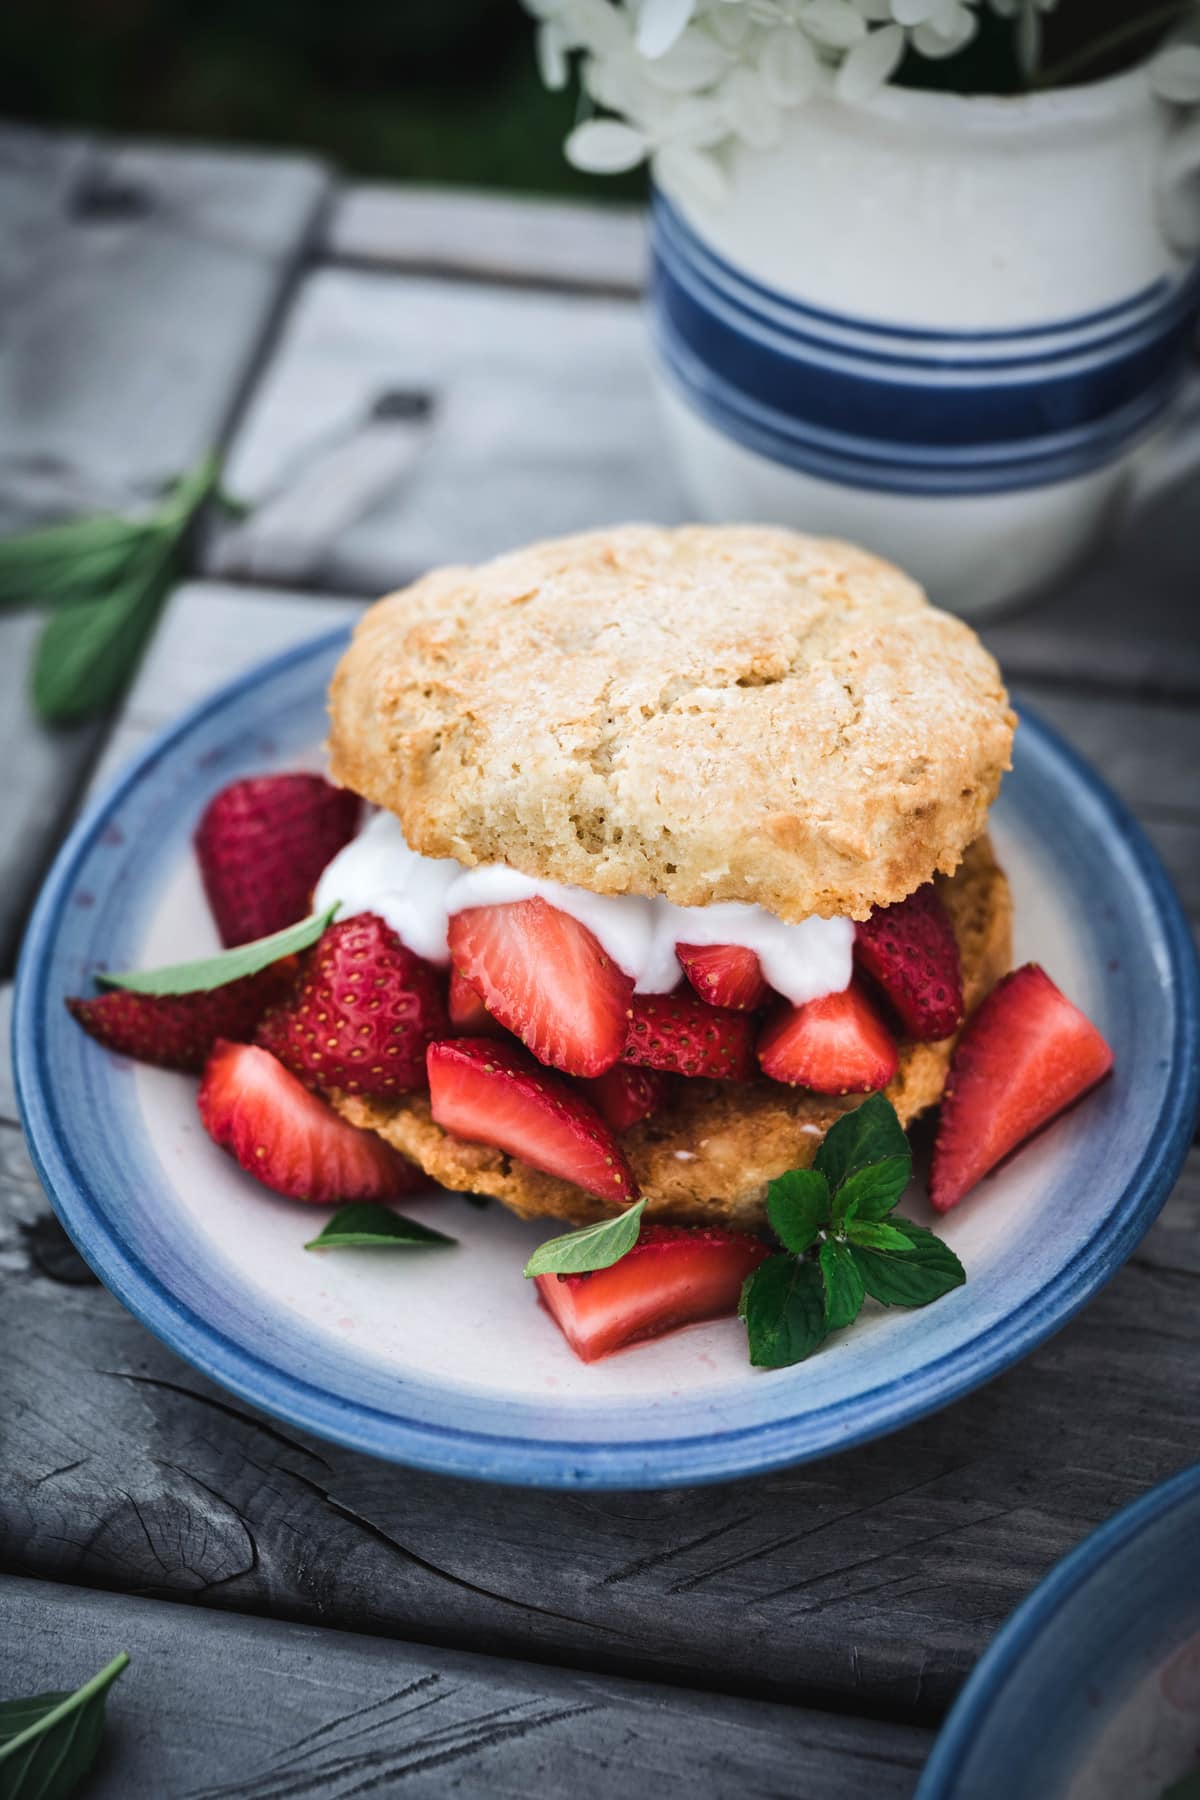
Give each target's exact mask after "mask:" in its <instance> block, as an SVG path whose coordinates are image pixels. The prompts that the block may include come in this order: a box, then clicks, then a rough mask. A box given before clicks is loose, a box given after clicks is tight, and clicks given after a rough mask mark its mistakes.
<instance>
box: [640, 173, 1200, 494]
mask: <svg viewBox="0 0 1200 1800" xmlns="http://www.w3.org/2000/svg"><path fill="white" fill-rule="evenodd" d="M652 251H653V264H652V286H651V296H652V306H653V310H654V315H655V334H656V338H657V342H658V347H659V352H660V355H661V356H662V359H663V362H664V364H665V366H666V368H667V370H668V371H669V373H670V375H671V377H672V379H673V381H674V384H675V385H676V387H677V388H678V389H679V390H680V391H681V393H682V395H683V397H684V399H685V400H686V401H687V402H688V403H689V404H691V405H692V406H693V407H694V409H695V410H696V411H698V412H699V413H701V414H702V415H703V416H704V417H705V418H707V419H708V420H709V421H710V422H711V423H712V424H714V425H716V426H717V427H718V428H719V429H720V430H722V431H724V432H725V433H726V434H727V435H728V436H730V437H732V438H734V439H736V440H738V441H739V442H741V443H744V444H746V445H748V446H749V447H750V448H752V449H754V450H757V451H758V452H759V453H760V454H762V455H764V456H767V457H769V458H771V459H772V460H774V461H777V462H781V463H784V464H787V465H788V466H790V467H792V468H797V469H801V470H804V471H806V472H808V473H811V474H814V475H819V476H822V477H823V478H825V479H827V480H832V481H840V482H843V483H848V484H850V485H853V486H860V487H870V488H874V489H882V490H886V491H893V492H897V493H929V494H935V493H946V494H953V493H988V492H999V491H1003V490H1008V489H1013V488H1020V487H1034V486H1042V485H1045V484H1046V483H1048V482H1052V481H1062V480H1068V479H1070V478H1071V477H1073V476H1077V475H1083V474H1086V473H1087V472H1089V471H1090V470H1092V469H1095V468H1099V467H1101V466H1102V465H1103V464H1105V463H1107V462H1110V461H1111V460H1113V459H1114V458H1115V457H1117V456H1119V455H1120V454H1122V452H1123V451H1125V450H1126V449H1127V448H1129V447H1130V446H1131V445H1132V444H1133V443H1134V442H1135V441H1136V440H1137V438H1138V437H1140V436H1141V435H1143V434H1144V433H1145V432H1146V431H1147V430H1148V429H1149V428H1150V427H1151V426H1152V425H1153V423H1154V422H1155V420H1156V419H1158V417H1159V416H1160V415H1161V413H1162V412H1163V410H1164V408H1165V407H1166V406H1167V405H1168V404H1169V402H1170V399H1171V397H1172V395H1173V393H1174V391H1175V388H1176V386H1177V383H1178V379H1179V375H1180V373H1181V371H1182V367H1183V363H1184V360H1185V357H1186V354H1187V348H1188V342H1189V337H1190V333H1191V329H1192V325H1193V322H1194V319H1195V315H1196V312H1197V309H1198V307H1200V267H1198V268H1196V269H1193V270H1192V271H1190V273H1189V274H1188V275H1187V277H1186V278H1183V279H1181V280H1179V281H1176V282H1169V281H1166V280H1163V281H1160V282H1157V283H1155V284H1154V285H1153V286H1152V287H1150V288H1145V289H1143V290H1141V291H1140V292H1139V293H1135V294H1132V295H1131V296H1130V297H1129V299H1128V300H1126V301H1124V302H1121V303H1119V304H1116V305H1113V306H1109V307H1105V308H1103V309H1100V310H1098V311H1096V312H1093V313H1089V314H1086V315H1081V316H1079V317H1077V318H1075V319H1070V320H1052V321H1048V322H1047V323H1046V324H1044V325H1029V326H1022V327H1020V328H1018V329H1015V330H1012V331H988V332H977V333H967V332H935V331H916V330H913V329H912V328H908V327H901V326H892V325H889V324H887V323H886V322H884V321H880V320H865V319H861V318H850V317H841V316H839V315H836V314H833V313H830V312H828V311H826V310H822V309H818V308H815V307H811V306H808V305H805V304H803V303H801V302H797V301H793V300H791V299H789V298H788V297H787V296H786V295H783V294H780V293H777V292H775V291H773V290H771V289H769V288H766V287H764V286H763V284H762V283H759V282H755V281H752V280H751V279H750V278H749V277H746V276H744V275H742V274H741V273H740V272H739V271H738V270H736V269H734V268H733V267H732V265H730V264H729V263H727V262H725V261H723V259H722V258H720V257H719V256H717V255H716V254H715V253H714V252H712V251H711V250H709V249H708V248H707V247H706V246H705V245H704V244H703V243H702V242H701V240H700V239H699V238H697V237H696V235H695V233H694V232H692V231H691V230H690V228H689V227H688V226H687V225H685V224H684V222H683V220H682V219H681V218H680V216H679V214H678V213H677V212H676V211H675V209H674V208H673V207H671V206H670V204H669V203H668V202H667V201H665V200H664V199H663V198H662V196H661V195H660V196H658V197H657V198H656V201H655V206H654V214H653V231H652Z"/></svg>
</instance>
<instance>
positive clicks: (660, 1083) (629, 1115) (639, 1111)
mask: <svg viewBox="0 0 1200 1800" xmlns="http://www.w3.org/2000/svg"><path fill="white" fill-rule="evenodd" d="M579 1085H580V1089H581V1091H582V1093H583V1094H584V1095H585V1096H586V1098H587V1099H589V1100H590V1101H591V1103H592V1105H593V1106H594V1107H595V1109H596V1111H597V1112H598V1113H599V1114H600V1117H601V1118H602V1119H603V1120H604V1123H605V1124H606V1125H611V1126H612V1128H613V1130H614V1131H628V1130H629V1129H630V1127H631V1126H633V1125H640V1124H641V1122H642V1120H643V1119H648V1118H650V1116H651V1115H652V1114H653V1113H656V1112H657V1111H658V1109H659V1107H660V1106H661V1105H662V1103H663V1101H664V1100H665V1099H666V1095H667V1078H666V1076H665V1075H664V1074H662V1073H661V1072H660V1071H659V1070H658V1069H635V1068H634V1067H633V1065H632V1064H631V1063H614V1064H613V1066H612V1068H611V1069H606V1070H605V1072H604V1074H603V1075H597V1076H596V1079H595V1080H594V1081H583V1082H580V1084H579Z"/></svg>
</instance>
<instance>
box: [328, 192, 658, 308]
mask: <svg viewBox="0 0 1200 1800" xmlns="http://www.w3.org/2000/svg"><path fill="white" fill-rule="evenodd" d="M321 252H322V254H323V255H324V256H326V257H328V258H329V259H330V260H331V261H334V262H354V263H360V264H366V265H368V266H369V267H373V268H378V269H381V270H391V271H394V272H400V271H403V272H408V273H421V274H430V273H435V274H439V275H457V276H460V277H461V276H466V277H468V278H471V279H473V280H476V281H505V282H518V283H521V284H523V285H529V286H533V285H539V284H541V285H546V286H561V287H572V288H578V289H589V290H591V291H593V292H601V293H622V294H636V293H638V292H640V290H641V288H642V285H643V282H644V279H645V272H646V225H645V215H644V213H643V212H642V210H641V208H640V207H632V206H622V205H614V204H613V203H612V202H611V201H609V202H605V201H602V200H598V201H597V202H595V203H594V204H590V205H589V204H585V203H583V202H575V203H572V202H563V201H556V200H540V199H535V198H533V197H532V196H521V197H519V198H518V197H517V196H515V195H508V194H503V195H498V194H479V193H473V192H470V191H467V190H463V189H455V188H422V187H407V186H406V187H397V186H395V185H394V184H392V183H390V182H389V183H384V182H362V183H355V184H353V185H351V186H349V187H345V188H343V189H342V190H341V191H340V193H339V194H338V196H337V198H336V200H335V202H334V204H333V205H332V207H331V208H330V210H329V214H328V217H327V219H326V222H325V229H324V232H323V234H322V238H321Z"/></svg>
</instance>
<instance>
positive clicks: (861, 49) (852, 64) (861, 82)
mask: <svg viewBox="0 0 1200 1800" xmlns="http://www.w3.org/2000/svg"><path fill="white" fill-rule="evenodd" d="M905 41H906V40H905V36H904V30H903V27H902V26H900V25H883V26H881V27H880V28H879V30H878V31H873V32H872V33H871V35H870V37H867V38H864V39H863V41H862V43H861V44H855V46H854V48H853V49H852V50H848V51H847V52H846V58H845V61H844V62H843V63H842V66H841V68H840V69H839V70H838V72H837V79H836V81H835V82H834V93H835V94H836V95H837V97H838V99H839V100H843V101H845V102H846V104H847V105H850V106H854V105H857V104H858V103H859V102H861V101H863V100H869V99H870V98H871V96H872V94H877V93H878V92H879V90H880V88H881V87H882V86H883V85H884V83H885V82H886V81H888V80H890V78H891V77H892V76H893V75H894V74H895V72H896V69H897V67H898V66H899V63H900V58H901V57H902V56H903V55H904V46H905Z"/></svg>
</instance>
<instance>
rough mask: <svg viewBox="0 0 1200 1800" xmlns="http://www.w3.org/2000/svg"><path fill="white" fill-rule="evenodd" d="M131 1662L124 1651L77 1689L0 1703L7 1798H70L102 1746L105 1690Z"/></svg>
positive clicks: (0, 1770) (0, 1757)
mask: <svg viewBox="0 0 1200 1800" xmlns="http://www.w3.org/2000/svg"><path fill="white" fill-rule="evenodd" d="M128 1666H129V1657H128V1655H127V1654H126V1653H125V1651H124V1650H122V1652H121V1654H120V1655H119V1656H114V1657H113V1659H112V1661H111V1662H110V1663H107V1664H106V1665H105V1667H104V1668H103V1669H101V1670H100V1671H99V1673H98V1674H96V1675H93V1676H92V1678H91V1680H90V1681H85V1682H84V1683H83V1686H82V1687H78V1688H76V1689H75V1691H74V1693H62V1694H35V1695H33V1696H31V1698H30V1699H28V1700H5V1701H4V1702H3V1703H0V1794H3V1795H4V1796H5V1800H69V1796H70V1795H72V1794H74V1793H75V1792H76V1791H77V1790H78V1788H79V1786H80V1783H81V1782H82V1781H83V1780H84V1778H85V1777H86V1775H87V1773H88V1771H89V1769H90V1768H91V1766H92V1764H93V1763H94V1762H95V1760H96V1755H97V1753H98V1751H99V1749H100V1740H101V1738H102V1737H103V1735H104V1697H105V1694H106V1693H107V1691H108V1689H109V1688H110V1687H111V1686H112V1684H113V1682H114V1681H115V1680H116V1679H117V1676H118V1675H120V1673H121V1671H122V1670H123V1669H126V1668H128Z"/></svg>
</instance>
